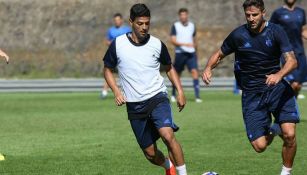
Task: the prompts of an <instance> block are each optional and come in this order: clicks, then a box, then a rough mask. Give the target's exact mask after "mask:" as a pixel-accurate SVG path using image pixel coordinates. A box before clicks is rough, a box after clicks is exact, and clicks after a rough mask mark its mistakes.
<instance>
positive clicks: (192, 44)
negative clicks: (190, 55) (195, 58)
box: [182, 43, 195, 47]
mask: <svg viewBox="0 0 307 175" xmlns="http://www.w3.org/2000/svg"><path fill="white" fill-rule="evenodd" d="M182 45H183V46H185V47H195V44H194V43H184V44H182Z"/></svg>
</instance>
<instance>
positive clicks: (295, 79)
mask: <svg viewBox="0 0 307 175" xmlns="http://www.w3.org/2000/svg"><path fill="white" fill-rule="evenodd" d="M284 2H285V4H284V6H282V7H280V8H278V9H277V10H275V11H274V12H273V14H272V17H271V20H270V21H271V22H273V23H275V24H279V25H281V26H282V27H283V29H284V30H285V31H286V33H287V35H288V37H289V40H290V43H291V44H292V46H293V49H294V53H295V56H296V59H297V63H298V67H297V68H296V69H295V70H294V71H292V72H291V74H290V75H288V76H287V80H288V81H290V82H291V86H292V88H293V90H294V92H295V95H296V96H298V95H299V92H300V90H301V88H302V84H303V83H304V82H305V81H306V80H305V77H306V76H307V65H306V56H305V50H304V45H303V40H302V38H305V39H307V25H306V15H305V10H304V9H302V8H300V7H297V6H295V3H296V0H284ZM298 97H299V98H304V95H303V94H301V95H299V96H298Z"/></svg>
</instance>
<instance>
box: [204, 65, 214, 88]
mask: <svg viewBox="0 0 307 175" xmlns="http://www.w3.org/2000/svg"><path fill="white" fill-rule="evenodd" d="M211 77H212V70H211V69H208V68H207V69H205V70H204V72H203V75H202V78H203V81H204V83H206V85H209V84H210V82H211Z"/></svg>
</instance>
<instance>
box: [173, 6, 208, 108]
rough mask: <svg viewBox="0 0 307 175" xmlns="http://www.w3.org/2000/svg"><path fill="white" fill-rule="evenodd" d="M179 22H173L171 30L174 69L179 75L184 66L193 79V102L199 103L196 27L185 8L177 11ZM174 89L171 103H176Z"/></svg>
mask: <svg viewBox="0 0 307 175" xmlns="http://www.w3.org/2000/svg"><path fill="white" fill-rule="evenodd" d="M178 15H179V21H177V22H175V23H174V24H173V26H172V28H171V42H172V44H173V45H174V46H175V47H176V48H175V53H176V55H175V63H174V67H175V69H176V71H177V73H178V74H179V76H180V75H181V73H182V71H183V70H184V67H185V65H187V67H188V69H189V72H190V73H191V75H192V78H193V87H194V92H195V101H196V102H197V103H201V102H202V100H201V99H200V96H199V80H198V76H199V75H198V65H197V55H196V51H197V43H196V27H195V24H194V23H192V22H190V21H189V12H188V9H186V8H181V9H179V11H178ZM175 96H176V89H175V87H174V86H173V90H172V96H171V101H172V102H175V101H176V98H175Z"/></svg>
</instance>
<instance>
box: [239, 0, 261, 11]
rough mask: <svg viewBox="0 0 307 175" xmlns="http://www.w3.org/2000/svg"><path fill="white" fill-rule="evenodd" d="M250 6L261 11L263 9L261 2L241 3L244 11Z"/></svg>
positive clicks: (250, 0) (256, 0)
mask: <svg viewBox="0 0 307 175" xmlns="http://www.w3.org/2000/svg"><path fill="white" fill-rule="evenodd" d="M250 6H255V7H257V8H259V9H260V10H261V11H263V10H264V9H265V7H264V2H263V0H245V2H244V3H243V8H244V10H245V9H246V8H248V7H250Z"/></svg>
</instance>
